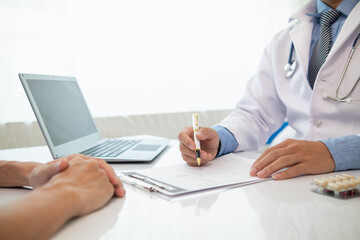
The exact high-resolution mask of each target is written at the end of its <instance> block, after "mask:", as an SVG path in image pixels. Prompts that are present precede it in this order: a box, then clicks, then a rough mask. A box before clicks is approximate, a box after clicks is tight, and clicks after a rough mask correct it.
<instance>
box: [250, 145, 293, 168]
mask: <svg viewBox="0 0 360 240" xmlns="http://www.w3.org/2000/svg"><path fill="white" fill-rule="evenodd" d="M287 146H288V140H285V141H283V142H281V143H278V144H276V145H275V146H272V147H270V148H268V149H266V150H265V151H264V152H263V153H262V154H261V155H260V157H258V159H256V160H255V162H254V163H253V166H254V165H255V164H256V163H258V162H259V161H261V160H262V159H263V158H264V157H265V156H267V155H268V154H269V153H271V152H274V151H275V150H277V149H282V148H286V147H287ZM273 154H274V153H273Z"/></svg>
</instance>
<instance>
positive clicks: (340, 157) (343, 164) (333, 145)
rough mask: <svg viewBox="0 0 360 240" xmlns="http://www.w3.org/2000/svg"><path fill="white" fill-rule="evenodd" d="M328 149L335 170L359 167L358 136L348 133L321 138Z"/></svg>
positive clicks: (359, 150)
mask: <svg viewBox="0 0 360 240" xmlns="http://www.w3.org/2000/svg"><path fill="white" fill-rule="evenodd" d="M321 142H323V143H324V144H325V145H326V147H327V148H328V149H329V151H330V153H331V155H332V157H333V159H334V162H335V171H342V170H349V169H360V136H358V135H349V136H344V137H339V138H327V139H324V140H321Z"/></svg>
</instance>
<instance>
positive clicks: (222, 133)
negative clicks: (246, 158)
mask: <svg viewBox="0 0 360 240" xmlns="http://www.w3.org/2000/svg"><path fill="white" fill-rule="evenodd" d="M212 129H214V130H215V131H216V132H217V133H218V135H219V138H220V149H219V152H218V154H217V157H220V156H222V155H225V154H227V153H231V152H234V151H235V149H236V148H237V147H238V145H239V144H238V142H237V141H236V139H235V137H234V135H233V134H232V133H231V132H230V131H229V130H228V129H227V128H225V127H222V126H220V125H215V126H213V127H212Z"/></svg>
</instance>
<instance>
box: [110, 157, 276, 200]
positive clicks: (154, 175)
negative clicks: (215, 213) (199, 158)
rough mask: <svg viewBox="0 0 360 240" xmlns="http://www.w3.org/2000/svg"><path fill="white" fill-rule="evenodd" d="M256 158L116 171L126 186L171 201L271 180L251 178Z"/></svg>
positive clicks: (225, 159) (225, 158)
mask: <svg viewBox="0 0 360 240" xmlns="http://www.w3.org/2000/svg"><path fill="white" fill-rule="evenodd" d="M253 156H254V154H252V155H251V154H250V155H249V154H244V153H239V154H234V153H230V154H227V155H224V156H221V157H219V158H217V159H214V160H213V161H211V162H209V163H207V164H206V165H204V166H201V167H190V166H188V165H187V164H185V163H181V164H176V165H172V166H166V167H159V168H151V169H145V170H139V171H128V172H126V171H124V172H119V171H116V173H117V174H118V176H119V178H120V179H121V180H122V181H123V182H124V183H126V184H129V185H132V186H134V187H138V188H141V189H143V190H146V191H149V192H156V193H160V194H163V195H166V196H168V197H172V196H179V195H183V194H188V193H194V192H199V191H205V190H211V189H219V188H225V187H239V186H244V185H249V184H254V183H259V182H263V181H266V180H270V179H271V178H266V179H263V178H257V177H251V176H250V174H249V170H250V167H251V166H252V164H253V162H254V161H255V159H256V157H255V158H254V157H253Z"/></svg>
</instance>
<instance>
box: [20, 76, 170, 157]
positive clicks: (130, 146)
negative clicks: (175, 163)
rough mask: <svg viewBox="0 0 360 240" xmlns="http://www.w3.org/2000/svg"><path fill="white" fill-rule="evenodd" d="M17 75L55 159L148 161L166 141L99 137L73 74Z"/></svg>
mask: <svg viewBox="0 0 360 240" xmlns="http://www.w3.org/2000/svg"><path fill="white" fill-rule="evenodd" d="M19 78H20V80H21V83H22V85H23V87H24V90H25V92H26V95H27V97H28V99H29V102H30V104H31V107H32V109H33V111H34V113H35V116H36V119H37V121H38V123H39V126H40V128H41V131H42V133H43V135H44V137H45V140H46V143H47V145H48V147H49V149H50V152H51V155H52V156H53V158H54V159H57V158H61V157H65V156H68V155H71V154H74V153H82V154H84V155H88V156H92V157H98V158H102V159H104V160H106V161H107V162H149V161H152V160H154V159H155V158H156V156H157V155H159V153H161V152H162V151H163V150H164V149H165V148H166V147H167V145H168V143H169V140H168V139H160V138H159V139H157V138H153V139H147V138H145V139H131V138H116V139H104V138H102V137H101V135H100V133H99V131H98V129H97V127H96V126H95V122H94V119H93V117H92V115H91V114H90V111H89V108H88V107H87V104H86V102H85V99H84V97H83V95H82V93H81V91H80V88H79V85H78V82H77V81H76V78H75V77H65V76H49V75H38V74H25V73H19Z"/></svg>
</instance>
